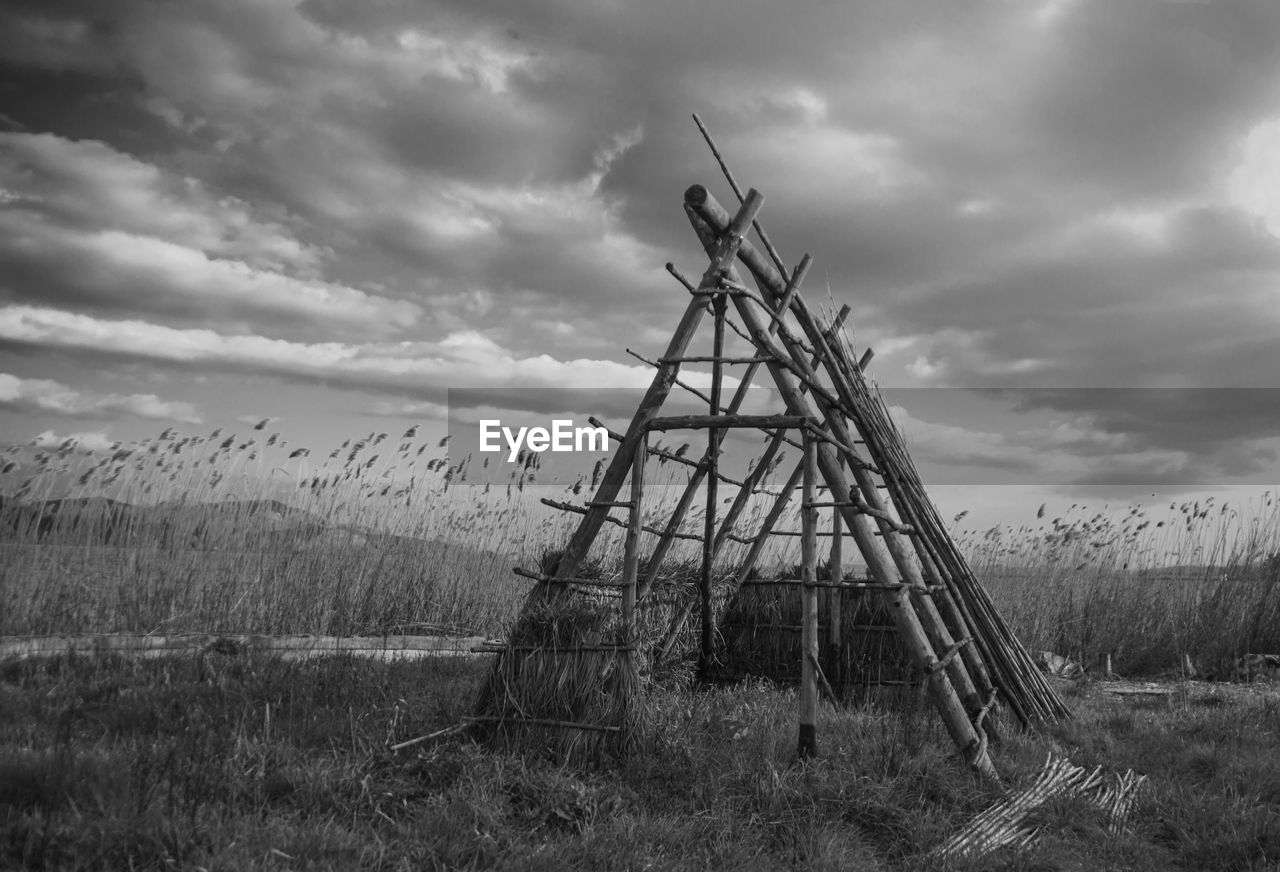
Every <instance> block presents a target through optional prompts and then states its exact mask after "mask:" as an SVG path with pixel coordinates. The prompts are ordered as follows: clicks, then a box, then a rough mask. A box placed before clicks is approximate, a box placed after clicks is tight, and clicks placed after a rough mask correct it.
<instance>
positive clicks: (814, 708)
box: [799, 431, 818, 760]
mask: <svg viewBox="0 0 1280 872" xmlns="http://www.w3.org/2000/svg"><path fill="white" fill-rule="evenodd" d="M801 465H802V466H803V467H804V475H803V479H804V501H803V502H802V503H801V505H802V506H804V507H805V508H803V509H801V511H800V522H801V525H802V527H803V530H804V535H803V536H802V537H801V538H800V572H801V579H802V581H803V584H802V586H801V587H800V614H801V619H800V623H801V626H802V627H803V628H804V629H803V630H802V631H801V633H800V652H801V654H800V658H801V659H800V731H799V755H800V759H802V760H804V759H807V758H809V757H813V756H815V755H816V754H817V753H818V739H817V720H818V670H817V665H818V590H817V588H816V587H815V586H814V585H815V584H816V583H817V581H818V537H817V536H815V535H814V534H815V533H816V532H817V531H818V510H817V509H815V508H814V507H813V501H814V495H815V494H816V491H817V488H816V485H817V478H818V466H817V455H816V453H815V451H814V439H813V436H812V435H811V434H810V433H809V432H808V431H806V432H805V434H804V460H803V462H802V464H801Z"/></svg>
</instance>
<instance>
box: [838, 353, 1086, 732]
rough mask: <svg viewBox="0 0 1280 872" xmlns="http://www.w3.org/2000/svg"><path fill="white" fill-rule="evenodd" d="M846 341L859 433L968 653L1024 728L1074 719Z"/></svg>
mask: <svg viewBox="0 0 1280 872" xmlns="http://www.w3.org/2000/svg"><path fill="white" fill-rule="evenodd" d="M839 340H840V341H839V342H837V343H834V344H833V346H832V351H833V355H832V362H833V363H834V365H835V366H836V367H837V368H838V370H839V371H840V374H841V375H842V377H843V378H844V380H845V383H846V384H847V385H848V387H849V389H850V390H851V392H852V393H853V395H854V399H855V401H856V406H857V426H858V432H859V433H860V434H861V435H862V438H863V441H864V442H865V444H866V449H867V452H868V453H869V454H870V456H871V458H872V460H873V462H874V463H875V464H876V467H877V468H878V469H879V470H880V471H881V473H882V476H883V478H884V481H885V485H886V487H887V488H888V491H889V494H890V496H891V497H892V500H893V503H894V505H895V507H896V508H897V511H898V514H899V516H900V517H901V519H902V521H903V522H904V523H906V524H909V525H910V526H911V527H912V528H913V530H914V535H913V536H912V542H913V544H914V546H915V549H916V552H917V555H918V557H919V558H920V561H921V564H922V565H923V566H924V568H925V570H926V575H927V576H928V577H929V579H930V581H932V582H934V583H939V584H941V585H943V586H944V588H945V590H944V591H943V592H942V595H941V596H940V597H938V599H939V601H940V606H941V609H942V611H943V614H944V616H945V617H946V618H947V619H948V622H949V623H951V624H952V625H953V626H952V628H951V629H952V632H953V633H954V634H955V635H956V636H957V637H961V636H965V635H967V636H971V637H972V638H973V639H974V642H975V644H976V646H977V654H976V655H975V654H973V653H969V655H968V657H967V659H968V661H969V662H970V663H971V664H972V667H973V671H974V672H975V673H977V674H978V675H979V676H982V674H983V673H984V672H986V673H989V677H988V678H987V679H986V680H987V681H989V682H990V684H991V685H992V686H993V687H995V688H998V689H999V691H1000V695H1001V697H1002V698H1003V699H1004V701H1005V702H1006V703H1007V704H1008V705H1009V707H1010V708H1011V709H1012V710H1013V712H1014V714H1015V715H1016V716H1017V717H1018V719H1019V721H1020V722H1021V723H1022V724H1023V725H1024V726H1029V725H1030V724H1031V723H1032V722H1033V721H1053V720H1058V719H1062V718H1069V717H1071V712H1070V709H1068V708H1067V706H1066V703H1064V702H1063V701H1062V698H1061V697H1059V696H1058V694H1057V692H1056V691H1055V690H1054V689H1053V687H1052V686H1051V685H1050V684H1049V682H1048V679H1047V678H1046V677H1045V676H1044V674H1043V673H1042V672H1041V671H1040V670H1039V669H1038V668H1037V667H1036V665H1035V663H1034V661H1033V660H1032V658H1031V655H1030V653H1029V652H1028V651H1027V650H1026V649H1025V648H1024V647H1023V646H1022V644H1021V643H1020V642H1019V641H1018V639H1017V637H1016V636H1014V633H1013V631H1012V629H1010V627H1009V625H1008V624H1007V623H1006V622H1005V620H1004V618H1003V617H1001V615H1000V613H999V612H998V611H997V610H996V608H995V605H994V604H993V603H992V601H991V598H990V596H989V595H988V594H987V592H986V590H985V589H984V588H983V587H982V585H981V583H980V582H979V581H978V579H977V577H976V576H975V575H974V573H973V570H972V569H971V568H970V567H969V564H968V562H967V561H966V560H965V558H964V555H963V554H961V553H960V550H959V548H958V547H957V546H956V544H955V541H954V540H953V539H952V538H951V535H950V533H949V532H948V530H947V527H946V524H945V522H944V521H943V520H942V518H941V517H940V516H939V514H938V511H937V508H936V507H935V506H934V504H933V501H932V500H931V499H930V498H929V495H928V493H927V491H926V490H925V487H924V484H923V483H922V482H921V479H920V475H919V472H918V471H917V469H916V466H915V463H914V461H913V460H912V459H911V455H910V453H909V452H908V450H907V448H906V440H905V439H904V438H903V435H902V433H901V431H900V430H899V429H898V427H897V425H896V424H895V423H894V422H893V419H892V418H891V417H890V414H889V408H888V405H887V403H886V402H885V399H884V397H883V395H882V394H881V393H880V390H879V389H878V388H877V387H875V386H873V385H872V384H871V383H870V381H869V380H868V379H867V377H866V376H865V375H864V374H863V372H862V370H861V368H860V367H859V366H858V365H857V364H855V363H854V362H853V361H854V353H853V350H852V349H851V348H850V346H849V342H848V338H847V336H845V334H844V333H841V334H839Z"/></svg>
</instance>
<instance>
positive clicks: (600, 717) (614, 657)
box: [471, 593, 640, 761]
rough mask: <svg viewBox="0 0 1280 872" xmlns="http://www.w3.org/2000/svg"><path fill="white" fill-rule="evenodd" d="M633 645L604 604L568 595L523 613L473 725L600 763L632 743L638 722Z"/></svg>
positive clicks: (518, 741) (494, 734)
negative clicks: (489, 691)
mask: <svg viewBox="0 0 1280 872" xmlns="http://www.w3.org/2000/svg"><path fill="white" fill-rule="evenodd" d="M635 647H636V645H635V639H631V640H624V639H621V638H620V626H619V622H618V613H617V608H616V605H615V604H614V603H612V602H611V601H610V600H608V599H607V598H602V597H593V596H591V595H588V594H580V593H579V594H572V595H569V596H565V597H560V598H557V599H555V600H550V599H548V600H544V601H541V602H536V603H533V604H531V605H530V606H529V607H527V608H526V609H525V610H524V612H523V613H522V614H521V616H520V618H519V620H518V621H517V622H516V624H515V625H514V626H513V627H512V629H511V633H510V635H509V638H508V641H507V646H506V649H505V650H504V652H503V655H502V657H501V658H500V659H499V661H498V663H497V665H496V667H495V674H494V675H493V677H492V679H491V682H490V683H491V685H493V686H494V688H495V689H496V690H497V692H496V693H493V692H491V693H486V694H485V696H484V698H483V700H482V706H481V707H480V708H479V709H478V711H477V714H476V716H475V717H474V718H472V719H471V720H472V721H473V722H474V723H475V724H476V725H477V726H478V727H479V728H481V729H483V730H484V731H485V732H487V733H488V734H489V735H490V737H492V738H495V739H497V740H499V741H501V742H507V743H515V744H519V745H521V746H522V747H526V748H537V749H539V750H545V751H547V752H549V753H550V754H552V755H554V756H555V757H557V758H559V759H565V760H568V759H574V760H584V761H585V760H589V759H597V758H599V757H600V756H602V755H603V754H605V753H607V752H609V751H622V750H625V748H626V746H627V745H628V744H629V743H630V742H631V741H632V739H633V737H634V735H635V731H636V728H637V719H638V717H639V715H640V711H639V707H638V706H637V705H636V704H635V703H636V700H637V698H638V695H639V686H640V675H639V669H638V662H639V658H637V657H636V656H633V655H634V653H635Z"/></svg>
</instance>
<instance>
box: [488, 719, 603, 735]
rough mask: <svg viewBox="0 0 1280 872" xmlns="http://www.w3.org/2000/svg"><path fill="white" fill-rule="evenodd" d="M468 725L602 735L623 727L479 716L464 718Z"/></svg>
mask: <svg viewBox="0 0 1280 872" xmlns="http://www.w3.org/2000/svg"><path fill="white" fill-rule="evenodd" d="M463 720H465V721H466V722H468V723H488V724H522V725H525V726H531V727H559V728H560V729H563V730H597V731H599V732H602V733H618V732H621V731H622V728H621V727H616V726H610V725H608V724H579V723H575V722H574V721H554V720H551V719H550V718H521V717H499V716H497V715H479V716H474V717H469V718H463Z"/></svg>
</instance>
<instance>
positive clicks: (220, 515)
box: [0, 497, 326, 548]
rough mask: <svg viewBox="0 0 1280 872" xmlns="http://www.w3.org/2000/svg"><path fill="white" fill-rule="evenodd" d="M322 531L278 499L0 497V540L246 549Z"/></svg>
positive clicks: (314, 520)
mask: <svg viewBox="0 0 1280 872" xmlns="http://www.w3.org/2000/svg"><path fill="white" fill-rule="evenodd" d="M325 529H326V525H325V524H323V523H322V522H321V521H320V520H319V519H318V518H317V517H316V516H314V515H312V514H311V513H310V512H306V511H303V510H302V509H298V508H295V507H293V506H290V505H288V504H287V503H284V502H281V501H280V500H236V501H227V502H206V503H160V504H156V505H137V504H134V503H127V502H123V501H120V500H113V499H109V498H107V497H77V498H64V499H56V500H44V501H19V500H14V499H12V498H6V497H0V539H3V540H6V541H24V542H37V543H55V542H56V543H61V544H76V545H127V544H138V543H141V542H147V543H149V544H154V545H157V546H160V547H188V548H202V547H204V548H207V547H213V546H214V545H215V544H216V543H218V542H220V541H236V542H237V543H239V544H241V545H244V546H249V547H252V545H253V544H255V543H261V542H265V540H267V539H270V538H272V537H279V536H282V535H286V536H290V537H299V538H302V539H307V538H310V537H311V536H314V535H317V534H319V533H320V532H321V531H323V530H325Z"/></svg>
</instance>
